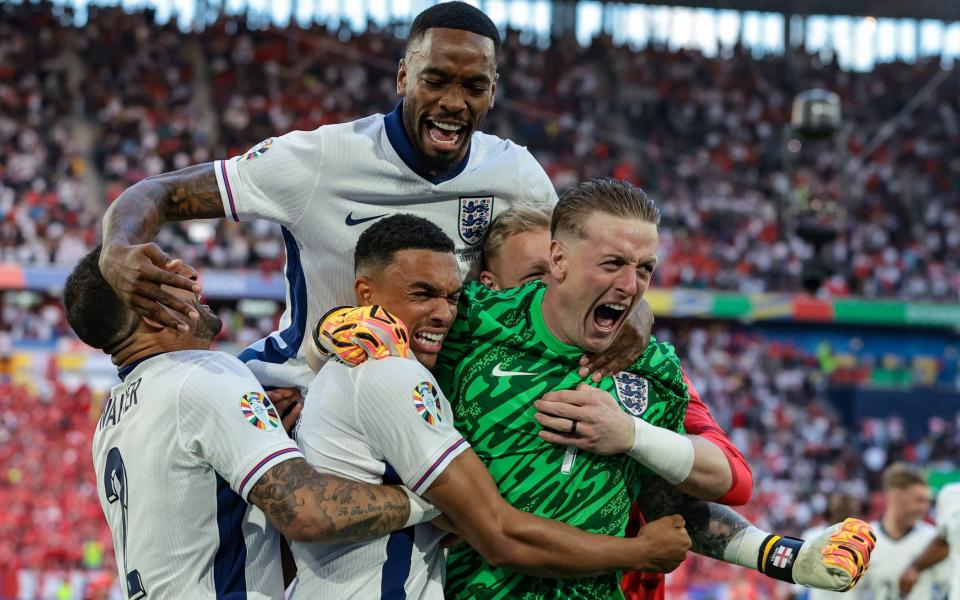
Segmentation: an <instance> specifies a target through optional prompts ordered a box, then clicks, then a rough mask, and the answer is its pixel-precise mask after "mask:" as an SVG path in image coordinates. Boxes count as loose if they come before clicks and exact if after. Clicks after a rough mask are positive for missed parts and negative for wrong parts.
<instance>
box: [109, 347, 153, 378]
mask: <svg viewBox="0 0 960 600" xmlns="http://www.w3.org/2000/svg"><path fill="white" fill-rule="evenodd" d="M161 354H163V353H162V352H158V353H157V354H149V355H147V356H144V357H143V358H138V359H137V360H135V361H133V362H132V363H130V364H129V365H127V366H125V367H120V368H119V369H117V376H119V377H120V381H126V379H127V376H128V375H130V373H133V370H134V369H136V368H137V367H139V366H140V363H143V362H145V361H148V360H150V359H151V358H153V357H154V356H160V355H161Z"/></svg>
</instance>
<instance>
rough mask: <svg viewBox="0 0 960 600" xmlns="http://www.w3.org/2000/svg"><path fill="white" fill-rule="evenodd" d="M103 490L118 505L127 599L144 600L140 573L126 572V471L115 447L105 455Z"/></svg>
mask: <svg viewBox="0 0 960 600" xmlns="http://www.w3.org/2000/svg"><path fill="white" fill-rule="evenodd" d="M103 489H104V492H105V493H106V497H107V502H108V503H110V504H114V503H115V502H119V503H120V515H121V525H122V529H121V531H122V538H123V549H122V553H123V559H122V561H123V570H124V572H125V573H126V574H127V598H130V600H138V599H139V598H146V597H147V591H146V590H145V589H144V588H143V581H141V580H140V572H139V571H137V570H136V569H133V570H132V571H127V471H126V469H125V468H124V466H123V457H122V456H120V449H119V448H117V447H113V448H110V451H109V452H108V453H107V468H106V469H104V472H103Z"/></svg>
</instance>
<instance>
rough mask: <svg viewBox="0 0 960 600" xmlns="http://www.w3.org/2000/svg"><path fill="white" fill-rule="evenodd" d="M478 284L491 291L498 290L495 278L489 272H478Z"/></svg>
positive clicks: (498, 285) (498, 286)
mask: <svg viewBox="0 0 960 600" xmlns="http://www.w3.org/2000/svg"><path fill="white" fill-rule="evenodd" d="M480 283H482V284H483V285H484V287H487V288H490V289H491V290H499V289H500V284H499V283H498V282H497V276H496V275H494V274H493V273H491V272H490V271H480Z"/></svg>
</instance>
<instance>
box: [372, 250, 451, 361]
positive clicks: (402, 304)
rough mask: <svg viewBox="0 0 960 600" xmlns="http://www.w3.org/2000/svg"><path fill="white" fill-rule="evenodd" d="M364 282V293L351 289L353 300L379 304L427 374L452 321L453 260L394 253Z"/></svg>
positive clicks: (420, 252)
mask: <svg viewBox="0 0 960 600" xmlns="http://www.w3.org/2000/svg"><path fill="white" fill-rule="evenodd" d="M358 281H360V280H359V279H358ZM367 281H368V286H369V287H368V288H365V287H363V286H360V285H358V287H357V293H358V296H360V298H359V300H360V301H361V302H362V303H363V304H379V305H381V306H383V307H384V308H386V309H387V310H388V311H390V312H391V313H393V314H394V316H396V317H398V318H399V319H400V320H401V321H403V323H404V325H406V326H407V330H408V331H409V333H410V347H411V349H412V350H413V353H414V355H415V356H416V357H417V360H419V361H420V363H421V364H422V365H423V366H425V367H427V368H428V369H429V368H432V367H433V365H434V364H436V362H437V354H438V353H439V352H440V348H441V347H442V346H443V340H444V338H445V337H446V335H447V332H448V331H450V326H451V325H452V324H453V320H454V319H455V318H456V316H457V301H458V300H459V299H460V288H461V282H460V269H459V268H458V267H457V259H456V258H454V256H453V254H452V253H450V252H434V251H433V250H400V251H398V252H396V253H394V255H393V260H392V261H391V262H390V264H388V265H387V266H386V267H384V268H382V269H379V270H378V271H376V272H374V273H373V274H371V275H370V276H368V277H367ZM365 290H368V291H365Z"/></svg>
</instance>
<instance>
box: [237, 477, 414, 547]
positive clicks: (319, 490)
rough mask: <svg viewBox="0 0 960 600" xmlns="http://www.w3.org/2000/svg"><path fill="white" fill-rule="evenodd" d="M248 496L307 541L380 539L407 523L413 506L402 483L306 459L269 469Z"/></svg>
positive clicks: (288, 533)
mask: <svg viewBox="0 0 960 600" xmlns="http://www.w3.org/2000/svg"><path fill="white" fill-rule="evenodd" d="M249 500H250V502H251V503H252V504H255V505H256V506H258V507H259V508H260V509H261V510H262V511H263V512H264V514H266V515H267V518H268V519H270V522H271V523H273V525H274V526H275V527H276V528H277V530H278V531H280V533H282V534H283V535H284V537H286V538H287V539H289V540H297V541H307V542H331V543H332V542H358V541H363V540H369V539H374V538H378V537H380V536H383V535H386V534H388V533H390V532H391V531H396V530H398V529H403V528H404V527H406V526H407V525H408V523H407V521H408V520H409V519H410V509H411V505H410V502H409V500H408V499H407V495H406V493H405V492H404V491H403V490H401V489H400V488H399V487H397V486H386V485H370V484H366V483H360V482H357V481H350V480H348V479H343V478H341V477H337V476H335V475H328V474H324V473H318V472H317V471H316V470H315V469H314V468H313V467H311V466H310V465H309V464H307V461H306V460H304V459H302V458H294V459H291V460H287V461H284V462H282V463H280V464H278V465H276V466H275V467H273V468H271V469H270V470H269V471H267V472H266V473H265V474H264V475H263V477H261V478H260V480H259V481H257V483H256V484H255V485H254V486H253V488H252V489H251V490H250V495H249ZM417 520H419V519H417Z"/></svg>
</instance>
